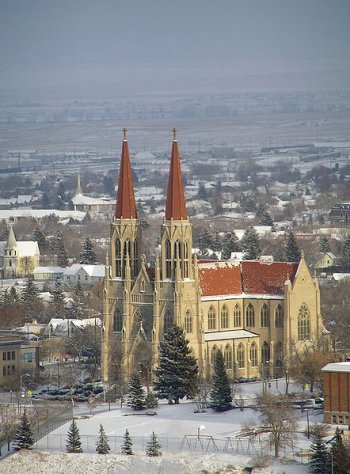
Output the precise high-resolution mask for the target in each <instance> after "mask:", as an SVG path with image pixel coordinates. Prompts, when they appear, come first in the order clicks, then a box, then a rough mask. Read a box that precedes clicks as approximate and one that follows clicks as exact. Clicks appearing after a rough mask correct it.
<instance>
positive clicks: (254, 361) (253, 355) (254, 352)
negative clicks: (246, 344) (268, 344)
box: [249, 342, 258, 367]
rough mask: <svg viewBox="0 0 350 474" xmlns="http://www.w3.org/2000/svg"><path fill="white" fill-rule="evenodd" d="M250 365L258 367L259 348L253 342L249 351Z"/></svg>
mask: <svg viewBox="0 0 350 474" xmlns="http://www.w3.org/2000/svg"><path fill="white" fill-rule="evenodd" d="M249 359H250V365H251V366H252V367H256V366H257V365H258V346H257V345H256V343H255V342H253V343H252V344H251V346H250V349H249Z"/></svg>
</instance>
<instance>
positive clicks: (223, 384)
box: [210, 350, 232, 411]
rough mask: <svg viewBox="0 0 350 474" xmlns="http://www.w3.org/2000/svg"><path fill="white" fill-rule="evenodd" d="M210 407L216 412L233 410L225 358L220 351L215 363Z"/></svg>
mask: <svg viewBox="0 0 350 474" xmlns="http://www.w3.org/2000/svg"><path fill="white" fill-rule="evenodd" d="M210 400H211V403H210V406H211V407H212V408H213V409H214V410H215V411H225V410H230V409H231V408H232V405H231V402H232V396H231V387H230V381H229V379H228V376H227V372H226V367H225V363H224V358H223V355H222V352H221V351H220V350H218V351H217V353H216V355H215V361H214V374H213V386H212V389H211V392H210Z"/></svg>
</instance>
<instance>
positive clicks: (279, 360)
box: [275, 342, 283, 367]
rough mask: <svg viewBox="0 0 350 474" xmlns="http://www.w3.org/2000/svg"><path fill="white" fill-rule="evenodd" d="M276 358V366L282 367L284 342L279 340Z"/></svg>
mask: <svg viewBox="0 0 350 474" xmlns="http://www.w3.org/2000/svg"><path fill="white" fill-rule="evenodd" d="M275 360H276V367H282V361H283V345H282V342H277V344H276V346H275Z"/></svg>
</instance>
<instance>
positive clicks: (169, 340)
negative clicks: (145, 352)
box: [154, 326, 198, 404]
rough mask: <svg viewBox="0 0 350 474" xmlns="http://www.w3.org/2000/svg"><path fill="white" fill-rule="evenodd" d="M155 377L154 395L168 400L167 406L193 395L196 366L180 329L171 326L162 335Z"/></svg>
mask: <svg viewBox="0 0 350 474" xmlns="http://www.w3.org/2000/svg"><path fill="white" fill-rule="evenodd" d="M155 376H156V380H155V383H154V390H155V393H156V395H157V397H158V398H166V399H168V402H169V404H171V403H173V401H174V402H175V403H179V399H180V398H183V397H185V396H187V397H193V396H194V395H195V393H196V391H197V378H198V365H197V361H196V359H195V357H194V356H193V354H192V349H190V347H189V340H188V339H186V338H185V333H184V330H183V329H182V328H180V327H178V326H173V327H171V328H170V329H169V330H168V331H167V333H166V334H164V339H163V341H162V342H161V343H160V347H159V367H158V368H157V369H156V370H155Z"/></svg>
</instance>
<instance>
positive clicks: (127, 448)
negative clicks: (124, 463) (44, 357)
mask: <svg viewBox="0 0 350 474" xmlns="http://www.w3.org/2000/svg"><path fill="white" fill-rule="evenodd" d="M122 453H123V454H128V455H132V454H134V453H133V450H132V441H131V437H130V435H129V431H128V430H125V435H124V437H123V444H122Z"/></svg>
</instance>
